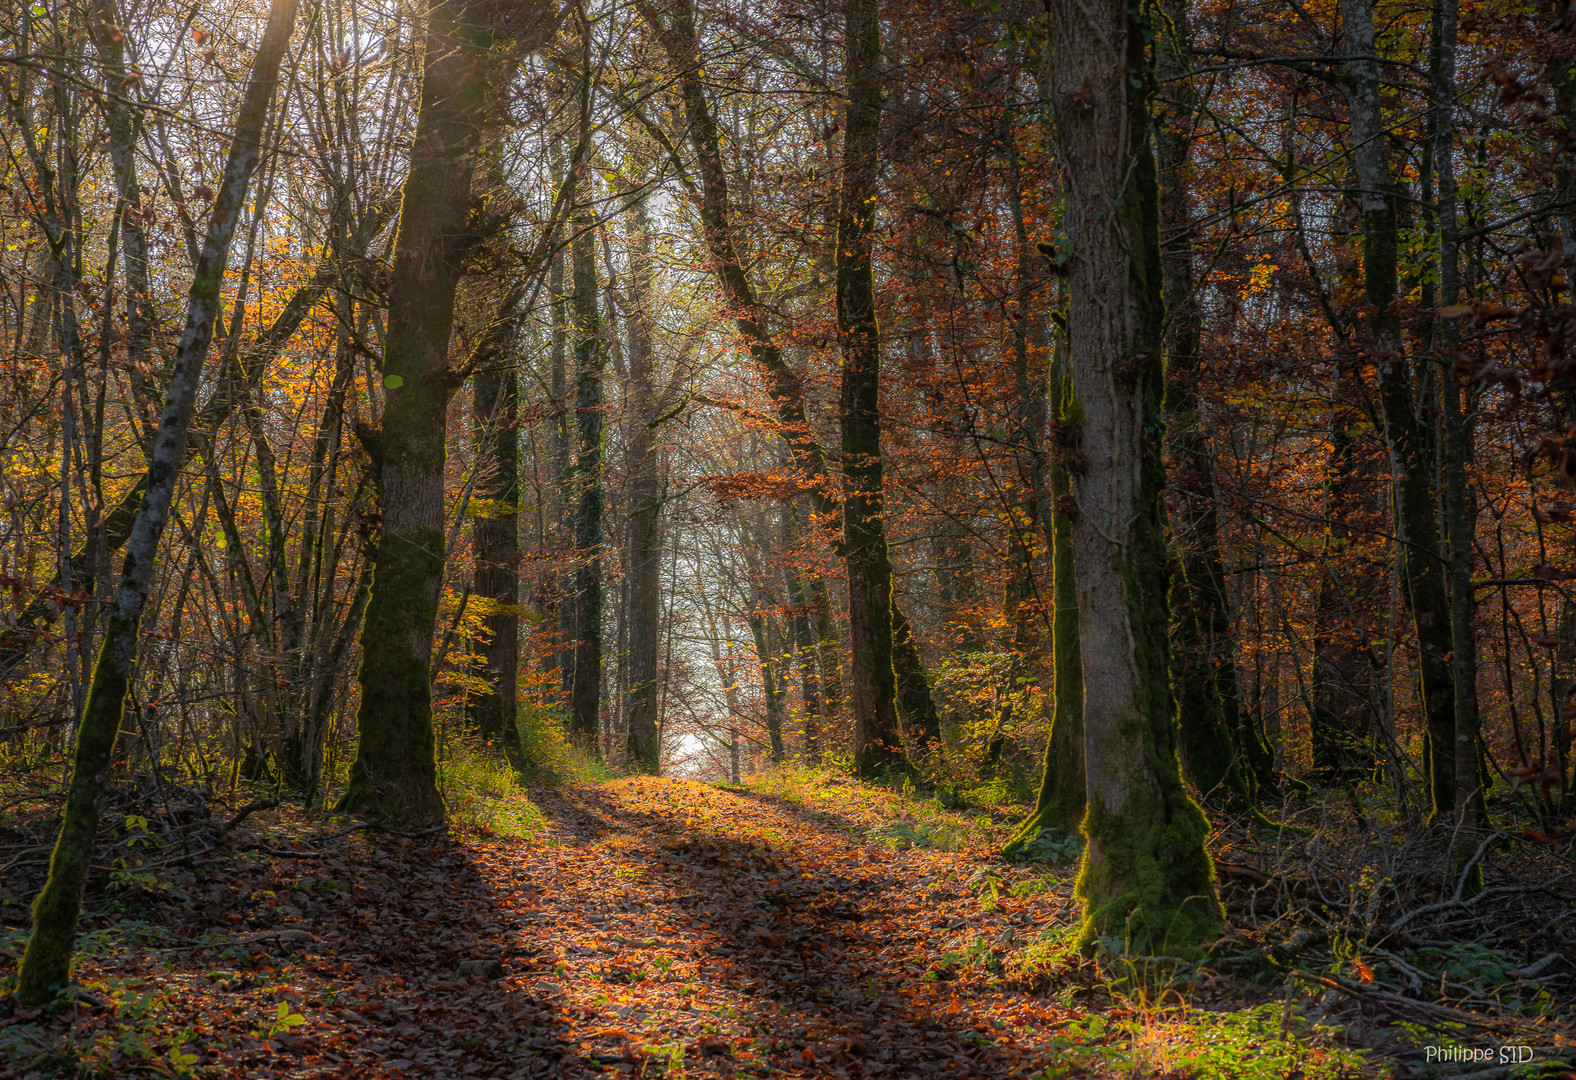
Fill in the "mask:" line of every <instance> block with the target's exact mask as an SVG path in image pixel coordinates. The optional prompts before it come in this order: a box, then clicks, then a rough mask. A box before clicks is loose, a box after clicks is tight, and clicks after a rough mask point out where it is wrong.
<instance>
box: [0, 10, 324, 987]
mask: <svg viewBox="0 0 1576 1080" xmlns="http://www.w3.org/2000/svg"><path fill="white" fill-rule="evenodd" d="M296 7H297V2H296V0H276V2H275V4H274V5H273V7H272V8H271V10H270V11H269V16H268V26H267V29H266V30H265V31H264V34H263V41H262V44H261V45H260V46H259V48H258V51H257V57H256V59H255V60H254V61H253V64H252V72H251V76H250V78H249V80H248V82H247V87H246V96H245V97H244V99H243V100H242V103H241V111H240V114H239V116H238V117H237V118H236V125H235V138H234V140H233V141H232V143H231V145H230V155H229V159H228V160H227V161H226V163H225V168H224V174H223V179H222V181H221V182H220V186H219V194H218V196H217V197H216V198H215V200H214V204H213V208H212V213H211V216H210V217H209V220H208V226H207V230H206V234H205V236H204V239H203V246H202V252H201V255H200V256H199V258H198V262H197V267H196V270H195V272H194V274H193V276H192V285H191V290H190V294H189V299H188V302H187V312H186V326H185V329H184V330H183V331H182V333H181V343H180V348H179V351H178V352H177V353H176V356H175V362H174V364H173V365H172V366H171V369H170V374H169V379H168V382H167V384H166V386H165V392H164V410H163V413H162V415H161V416H160V418H159V427H158V434H157V437H156V438H155V439H154V442H153V447H152V457H151V460H150V462H149V465H148V473H147V484H146V494H145V496H144V498H143V502H142V506H141V508H140V509H139V510H138V512H137V518H136V523H135V524H134V525H133V526H132V530H131V536H130V537H129V539H128V540H127V542H126V558H125V561H124V563H123V564H122V569H121V580H120V584H119V586H118V587H117V588H116V590H115V597H114V601H113V604H112V605H111V607H110V610H109V612H108V616H107V618H106V621H105V628H104V644H103V646H102V647H101V649H100V651H99V656H98V661H97V663H96V664H95V665H94V670H93V683H92V686H91V688H90V689H89V691H88V697H87V702H86V705H85V707H84V708H83V713H82V721H81V723H80V725H79V726H78V731H77V745H76V749H75V752H74V754H73V758H72V770H71V786H70V787H69V789H68V790H67V793H66V805H65V809H64V813H63V815H62V818H63V820H62V822H61V826H60V835H59V837H58V839H57V840H56V842H55V848H54V852H53V853H52V855H51V856H50V862H49V877H48V879H47V880H46V881H45V883H44V888H43V890H42V891H41V892H40V893H39V894H38V899H37V900H35V901H34V903H33V933H32V936H31V937H29V938H28V943H27V950H26V952H25V953H24V954H23V957H22V963H21V967H20V969H19V971H18V973H17V989H16V994H17V998H18V1000H19V1001H21V1002H22V1004H24V1005H26V1006H28V1007H37V1006H40V1005H43V1004H45V1003H47V1002H48V1001H49V1000H50V999H51V998H53V997H54V995H55V994H56V992H57V991H59V990H60V989H61V987H63V986H64V985H65V983H66V981H67V979H68V978H69V975H70V968H71V953H72V944H73V938H74V937H75V935H76V926H77V919H78V917H79V916H80V913H81V910H82V887H83V884H84V882H85V881H86V879H87V872H88V865H89V863H90V862H91V861H92V855H93V841H94V836H95V833H96V832H97V830H98V819H99V812H100V810H101V809H102V807H103V803H104V785H105V781H106V780H107V778H108V773H109V769H110V765H111V762H112V760H113V758H114V751H115V738H116V734H117V733H118V730H119V728H120V719H121V710H122V705H123V703H124V701H125V697H126V692H127V689H128V688H129V686H130V683H131V677H132V667H133V665H134V663H135V662H136V656H137V639H138V632H139V629H140V627H141V622H142V612H143V608H144V607H145V606H146V604H147V600H148V586H149V582H150V580H151V578H152V573H153V561H154V558H155V557H156V556H157V554H158V548H159V539H160V537H161V536H162V535H163V533H164V527H165V525H166V524H167V523H168V521H169V517H170V504H171V501H172V500H173V498H174V495H175V482H176V480H177V478H178V477H179V474H180V467H181V462H182V460H183V459H184V457H185V453H186V436H187V428H188V426H189V424H190V423H191V418H192V411H193V407H194V405H195V403H196V398H197V387H198V383H199V382H200V380H201V377H202V368H203V362H204V360H206V358H207V355H208V346H209V344H210V343H211V342H212V340H213V331H214V321H215V318H216V316H217V314H218V311H219V292H220V287H221V285H222V284H223V281H224V269H225V265H226V263H227V261H228V259H229V254H230V242H231V240H232V239H233V237H234V235H235V225H236V222H237V220H238V219H239V218H240V215H241V210H242V208H243V206H244V204H245V201H246V191H247V187H248V185H249V184H250V182H251V178H252V174H253V173H254V172H255V171H256V169H257V162H258V159H259V158H260V157H261V147H262V135H263V129H264V127H265V125H266V123H267V121H268V113H269V108H270V105H271V104H272V102H273V97H274V89H275V87H276V86H277V85H278V83H279V64H280V60H281V58H282V57H283V56H284V52H285V49H286V47H287V46H288V45H289V43H290V32H291V29H292V28H293V27H294V25H295V15H296Z"/></svg>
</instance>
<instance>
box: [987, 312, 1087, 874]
mask: <svg viewBox="0 0 1576 1080" xmlns="http://www.w3.org/2000/svg"><path fill="white" fill-rule="evenodd" d="M1053 349H1054V350H1055V351H1054V353H1053V358H1052V361H1051V368H1050V376H1049V380H1048V381H1049V383H1050V414H1051V416H1052V417H1053V418H1054V419H1055V421H1056V431H1057V432H1059V433H1060V434H1061V436H1062V445H1060V446H1058V447H1056V449H1055V452H1054V453H1053V455H1052V458H1051V464H1050V468H1049V470H1048V474H1047V478H1046V480H1047V484H1046V486H1047V503H1048V505H1049V507H1050V509H1049V510H1048V511H1047V515H1046V516H1047V526H1046V527H1047V532H1048V540H1049V543H1050V549H1051V574H1052V591H1053V603H1054V605H1055V609H1054V612H1053V614H1052V616H1051V655H1052V660H1053V662H1054V664H1055V670H1054V672H1053V678H1054V686H1053V689H1052V698H1053V705H1052V712H1051V734H1050V738H1049V739H1047V740H1046V743H1045V763H1044V767H1043V770H1042V772H1041V774H1040V788H1039V791H1038V792H1037V793H1036V795H1035V799H1034V813H1033V814H1031V815H1029V818H1028V820H1026V821H1025V822H1024V823H1023V824H1022V825H1020V826H1019V827H1018V831H1017V832H1016V833H1015V834H1013V838H1012V839H1011V840H1010V841H1009V842H1008V844H1007V846H1006V847H1005V848H1004V849H1003V852H1002V853H1003V854H1004V855H1007V856H1009V857H1010V856H1013V855H1017V854H1020V853H1021V852H1023V850H1024V849H1025V847H1026V846H1027V845H1029V844H1030V843H1032V842H1033V841H1034V840H1035V838H1037V837H1038V836H1039V835H1040V833H1041V831H1042V830H1050V832H1051V835H1052V838H1053V839H1057V838H1063V837H1069V836H1073V835H1076V834H1077V832H1078V830H1079V827H1080V826H1081V825H1082V824H1083V819H1084V808H1085V805H1086V799H1085V788H1086V781H1085V778H1084V723H1083V710H1084V688H1083V657H1082V655H1081V653H1080V650H1079V645H1078V583H1077V580H1076V578H1075V577H1074V570H1075V566H1074V560H1073V544H1072V515H1071V514H1070V512H1069V509H1070V506H1071V503H1072V478H1071V476H1070V475H1069V473H1068V468H1069V467H1070V466H1071V465H1073V463H1074V460H1075V455H1076V453H1077V450H1076V447H1075V446H1073V445H1069V444H1068V442H1067V439H1068V437H1069V436H1071V435H1072V434H1073V433H1075V432H1076V431H1077V430H1078V429H1079V428H1080V427H1081V426H1082V422H1083V414H1082V412H1081V411H1080V410H1079V409H1078V403H1077V399H1076V398H1074V397H1073V392H1072V381H1071V377H1070V373H1069V372H1068V369H1067V357H1066V346H1065V343H1064V342H1063V340H1062V335H1060V334H1058V335H1057V341H1056V343H1055V344H1054V345H1053Z"/></svg>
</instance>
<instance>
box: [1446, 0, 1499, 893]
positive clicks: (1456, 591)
mask: <svg viewBox="0 0 1576 1080" xmlns="http://www.w3.org/2000/svg"><path fill="white" fill-rule="evenodd" d="M1459 14H1460V11H1459V4H1458V0H1436V3H1435V6H1434V56H1433V65H1432V66H1433V72H1432V75H1433V84H1434V86H1433V103H1432V104H1433V111H1434V116H1433V117H1432V120H1433V124H1434V144H1433V147H1432V151H1433V155H1432V156H1433V167H1434V176H1435V183H1437V184H1438V190H1439V194H1438V198H1437V200H1436V202H1435V208H1436V209H1435V212H1436V216H1437V221H1438V226H1439V303H1440V306H1441V308H1442V310H1441V312H1440V313H1439V320H1438V322H1436V323H1435V324H1434V328H1435V333H1436V335H1437V338H1436V340H1435V342H1434V351H1435V352H1436V354H1437V355H1438V356H1439V358H1440V359H1441V360H1442V361H1443V366H1442V368H1441V371H1440V378H1439V388H1440V394H1441V396H1442V397H1443V399H1444V400H1443V401H1442V403H1441V404H1442V406H1443V409H1442V411H1443V412H1444V415H1445V454H1444V465H1445V528H1446V536H1447V537H1448V542H1449V554H1450V640H1451V647H1450V670H1451V675H1452V677H1453V684H1454V689H1455V702H1454V704H1455V733H1454V734H1455V738H1454V753H1453V754H1452V763H1453V772H1454V777H1453V779H1454V791H1453V792H1452V794H1453V795H1454V797H1455V803H1454V806H1453V807H1452V809H1453V810H1454V812H1455V817H1456V823H1457V826H1458V828H1457V833H1456V835H1457V842H1456V852H1455V862H1456V871H1457V872H1458V873H1460V872H1461V871H1462V870H1463V869H1464V866H1465V864H1466V863H1467V862H1468V861H1469V860H1470V859H1471V857H1472V853H1473V850H1474V849H1475V847H1476V846H1477V842H1478V839H1477V836H1476V833H1477V831H1478V830H1479V829H1481V828H1482V827H1483V825H1484V823H1485V819H1486V816H1487V814H1486V807H1485V805H1484V799H1483V787H1482V784H1481V783H1480V781H1479V776H1480V775H1481V762H1480V760H1479V754H1478V738H1479V737H1478V726H1479V715H1478V689H1477V638H1476V636H1475V635H1474V634H1473V630H1472V623H1473V620H1474V616H1475V615H1476V613H1477V603H1476V601H1475V599H1474V598H1473V595H1472V569H1473V564H1474V563H1475V562H1476V559H1475V558H1474V556H1473V547H1474V542H1475V540H1476V533H1477V503H1476V499H1475V498H1474V496H1473V493H1472V489H1471V487H1470V486H1469V485H1468V483H1467V472H1466V470H1467V464H1468V462H1470V461H1471V460H1472V443H1473V439H1472V434H1473V432H1472V422H1471V420H1469V419H1468V418H1467V416H1466V415H1465V414H1464V413H1463V411H1462V407H1461V380H1460V378H1459V376H1458V374H1457V371H1456V363H1455V357H1456V340H1457V329H1456V318H1457V315H1458V313H1457V312H1455V311H1454V310H1453V309H1454V308H1455V306H1456V301H1457V300H1458V299H1459V297H1460V291H1461V271H1460V263H1459V253H1460V239H1459V237H1460V230H1459V228H1458V227H1457V223H1456V170H1455V159H1454V148H1455V105H1456V31H1457V26H1458V21H1459ZM1468 885H1469V887H1470V888H1471V889H1472V892H1473V894H1476V893H1477V892H1478V891H1479V890H1481V889H1482V887H1483V871H1482V869H1481V866H1474V869H1473V873H1472V880H1471V881H1470V882H1469V883H1468Z"/></svg>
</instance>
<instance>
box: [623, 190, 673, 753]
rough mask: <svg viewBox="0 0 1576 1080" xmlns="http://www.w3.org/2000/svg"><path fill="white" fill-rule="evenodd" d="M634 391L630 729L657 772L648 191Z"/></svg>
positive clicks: (641, 223)
mask: <svg viewBox="0 0 1576 1080" xmlns="http://www.w3.org/2000/svg"><path fill="white" fill-rule="evenodd" d="M629 229H630V241H631V243H630V251H629V308H630V310H629V312H628V314H627V315H626V317H625V319H624V324H625V326H627V327H628V328H629V394H630V399H631V410H632V413H633V420H632V422H631V423H630V426H629V442H628V445H629V450H628V455H629V456H628V467H627V471H628V473H629V554H628V557H627V558H628V563H627V573H628V575H629V606H628V613H627V616H626V620H627V622H628V624H629V734H628V748H629V759H630V763H631V765H632V766H633V767H634V768H636V769H639V770H640V771H642V772H648V773H651V774H652V775H656V774H657V773H659V772H660V771H661V767H662V734H661V731H660V729H659V727H658V724H659V722H660V720H661V717H660V716H659V715H658V709H657V705H658V702H659V700H660V695H659V693H658V691H659V687H658V677H659V671H660V664H661V651H660V650H661V629H662V628H661V622H662V574H661V570H662V540H663V537H662V505H663V491H662V477H661V474H660V471H659V461H658V455H657V448H656V445H655V441H656V440H655V432H654V431H653V430H652V427H651V424H652V422H653V421H654V420H655V419H656V372H655V370H654V368H655V358H654V356H653V355H652V343H651V336H652V335H651V326H652V320H651V308H650V305H651V291H652V277H653V271H652V262H651V232H650V223H649V221H648V220H647V217H646V200H645V198H644V196H642V197H641V198H639V199H637V200H636V201H635V203H634V204H633V205H632V206H631V207H630V219H629Z"/></svg>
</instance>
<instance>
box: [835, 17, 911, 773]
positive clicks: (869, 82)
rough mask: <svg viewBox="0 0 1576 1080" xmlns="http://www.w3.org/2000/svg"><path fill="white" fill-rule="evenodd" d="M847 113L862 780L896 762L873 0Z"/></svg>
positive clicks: (843, 240)
mask: <svg viewBox="0 0 1576 1080" xmlns="http://www.w3.org/2000/svg"><path fill="white" fill-rule="evenodd" d="M843 13H844V19H845V23H846V30H845V39H846V42H845V43H846V50H845V53H844V55H845V57H846V62H845V66H844V68H843V78H844V81H845V82H846V83H847V93H848V107H847V110H846V111H845V113H844V117H843V182H842V190H841V192H840V197H839V206H838V218H837V256H836V258H837V328H838V331H839V332H840V334H841V335H842V346H843V348H842V352H843V378H842V394H841V400H840V405H839V410H838V411H839V416H840V417H841V420H842V429H843V445H842V457H841V465H842V472H843V546H844V558H845V560H846V562H847V565H848V637H849V644H850V650H849V651H850V658H851V661H852V663H851V671H850V677H851V678H850V686H849V692H848V701H849V705H850V706H851V708H852V709H853V714H854V768H855V769H856V770H857V771H858V772H859V773H860V775H862V776H875V775H878V774H880V773H885V772H889V771H891V770H892V769H893V768H894V767H895V766H897V765H899V764H900V763H901V761H902V754H903V750H902V739H901V738H900V736H899V733H898V726H897V685H896V675H895V673H894V671H893V669H892V562H891V559H890V558H889V556H888V553H887V539H886V518H885V493H884V491H883V477H882V461H881V419H880V396H881V332H880V329H879V327H878V326H877V324H876V295H875V284H876V279H875V265H874V262H873V250H872V247H873V245H872V239H873V236H874V233H875V224H876V175H877V173H878V172H879V170H880V144H879V138H880V133H881V107H882V95H881V81H880V80H881V72H880V65H881V21H880V15H879V12H878V10H877V4H876V0H848V2H847V3H846V4H845V5H844V8H843Z"/></svg>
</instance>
